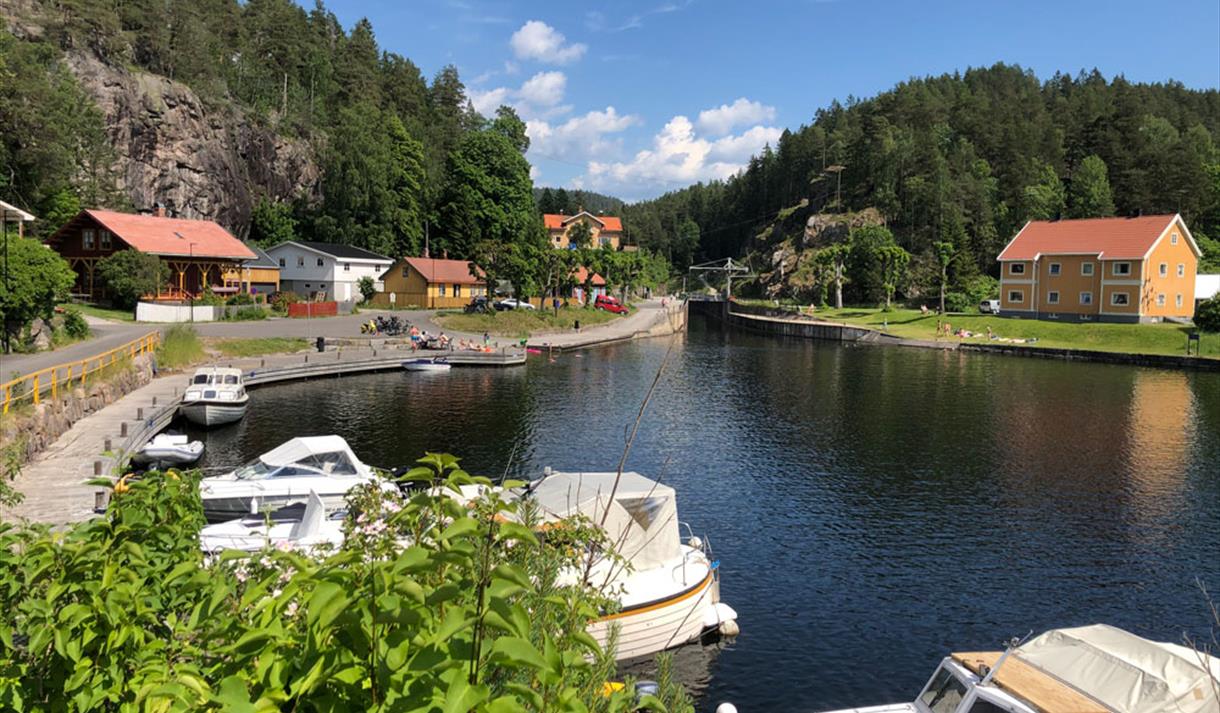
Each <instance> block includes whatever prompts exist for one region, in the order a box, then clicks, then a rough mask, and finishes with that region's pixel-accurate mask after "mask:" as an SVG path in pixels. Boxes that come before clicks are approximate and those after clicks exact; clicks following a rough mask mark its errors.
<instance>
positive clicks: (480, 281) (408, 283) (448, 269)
mask: <svg viewBox="0 0 1220 713" xmlns="http://www.w3.org/2000/svg"><path fill="white" fill-rule="evenodd" d="M381 279H382V281H383V282H384V283H385V290H384V294H379V295H377V298H376V300H375V303H376V304H379V305H382V306H387V305H394V306H398V307H406V306H408V305H413V306H416V307H422V308H425V309H444V308H447V307H462V306H464V305H466V304H468V303H469V302H470V300H471V298H473V297H477V296H479V295H484V294H486V293H487V284H486V281H485V280H486V278H485V277H484V275H483V271H482V270H477V269H476V272H475V273H472V272H471V267H470V262H469V261H467V260H447V259H443V258H431V257H405V258H403V259H401V260H399V261H398V262H396V263H394V264H393V265H392V266H391V267H390V269H389V270H386V271H385V273H383V274H382V275H381Z"/></svg>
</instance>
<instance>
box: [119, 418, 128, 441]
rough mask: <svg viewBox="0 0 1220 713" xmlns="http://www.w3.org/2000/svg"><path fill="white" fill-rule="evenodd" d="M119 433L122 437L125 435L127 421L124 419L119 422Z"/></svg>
mask: <svg viewBox="0 0 1220 713" xmlns="http://www.w3.org/2000/svg"><path fill="white" fill-rule="evenodd" d="M119 435H120V436H121V437H123V438H126V437H127V422H126V421H124V422H122V423H120V424H119Z"/></svg>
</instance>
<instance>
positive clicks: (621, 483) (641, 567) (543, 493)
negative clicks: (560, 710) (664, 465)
mask: <svg viewBox="0 0 1220 713" xmlns="http://www.w3.org/2000/svg"><path fill="white" fill-rule="evenodd" d="M547 470H548V472H547V473H546V474H545V475H544V476H543V478H542V479H541V480H538V481H535V482H533V483H531V484H530V486H529V487H528V489H527V493H526V497H529V498H530V499H532V500H533V501H534V502H535V503H537V505H538V507H539V510H540V512H541V514H542V516H543V519H544V521H547V522H553V521H557V520H563V519H565V518H570V517H572V516H575V515H584V516H586V517H588V518H589V520H590V521H592V522H593V523H594V524H596V525H599V526H600V527H602V529H604V530H605V532H606V534H607V536H608V538H609V540H610V542H611V543H612V544H613V546H614V548H615V550H616V551H617V552H618V554H619V555H620V556H622V557H623V558H624V559H625V560H626V562H627V564H629V566H624V565H623V563H616V562H615V561H613V560H611V559H610V558H599V559H598V560H596V561H594V562H593V566H592V568H591V569H590V571H589V574H588V577H587V581H588V582H589V583H590V584H592V585H594V586H596V587H600V588H602V589H603V591H606V592H615V593H617V594H616V596H617V597H618V599H619V605H620V608H619V610H618V611H617V612H613V613H609V614H607V615H605V616H603V617H601V618H600V619H598V620H597V621H595V622H594V623H593V624H592V625H591V626H590V627H589V633H590V634H592V635H593V638H595V639H596V640H597V642H598V643H599V644H601V645H602V646H605V645H606V644H607V642H608V641H609V638H610V632H611V629H612V627H614V626H617V627H618V636H617V639H616V650H615V658H617V659H619V660H626V659H633V658H636V657H640V656H649V655H652V654H655V653H656V652H658V651H664V650H665V649H668V648H672V647H675V646H680V645H682V644H686V643H688V642H691V641H696V640H698V639H700V638H701V636H702V635H703V634H704V633H705V632H708V631H716V630H720V631H723V632H724V633H726V634H729V635H733V634H736V631H737V629H736V619H737V614H736V612H734V611H733V610H732V608H731V607H729V606H728V605H727V604H724V603H722V602H721V601H720V580H719V572H718V571H717V568H718V565H719V563H718V562H713V561H712V560H711V559H710V557H709V556H708V552H707V548H706V546H705V544H704V542H703V541H702V540H700V539H699V538H698V537H695V536H693V535H689V536H688V537H687V538H686V540H685V541H684V540H683V539H682V536H681V523H679V521H678V510H677V495H676V493H675V492H674V489H673V488H671V487H669V486H668V485H662V484H661V483H658V482H657V481H655V480H651V479H649V478H646V477H644V476H643V475H640V474H639V473H631V472H627V473H623V474H622V475H621V476H619V475H618V474H616V473H613V472H610V473H557V472H550V469H549V468H548V469H547ZM687 530H688V532H689V527H687ZM583 575H584V573H583V572H579V573H578V572H571V573H566V574H565V578H571V579H574V578H578V577H580V576H583Z"/></svg>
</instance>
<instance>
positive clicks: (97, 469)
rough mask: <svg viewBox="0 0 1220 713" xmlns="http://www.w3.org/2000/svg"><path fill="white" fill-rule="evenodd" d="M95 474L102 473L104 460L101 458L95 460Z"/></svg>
mask: <svg viewBox="0 0 1220 713" xmlns="http://www.w3.org/2000/svg"><path fill="white" fill-rule="evenodd" d="M93 474H94V475H101V474H102V462H101V461H100V460H95V461H93Z"/></svg>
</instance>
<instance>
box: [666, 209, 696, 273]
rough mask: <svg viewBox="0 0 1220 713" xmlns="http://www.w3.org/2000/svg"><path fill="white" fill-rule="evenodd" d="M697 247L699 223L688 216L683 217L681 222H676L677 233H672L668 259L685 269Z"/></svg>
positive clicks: (679, 267) (688, 265)
mask: <svg viewBox="0 0 1220 713" xmlns="http://www.w3.org/2000/svg"><path fill="white" fill-rule="evenodd" d="M698 249H699V224H698V223H696V222H695V221H694V220H691V219H690V218H689V217H688V218H683V219H682V222H681V223H679V224H678V230H677V233H676V234H675V235H674V242H673V245H672V247H671V249H670V253H669V259H670V261H671V262H672V263H673V264H674V266H675V267H677V268H678V269H679V270H685V269H686V268H688V267H690V264H691V261H692V259H693V258H694V256H695V251H696V250H698Z"/></svg>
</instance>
